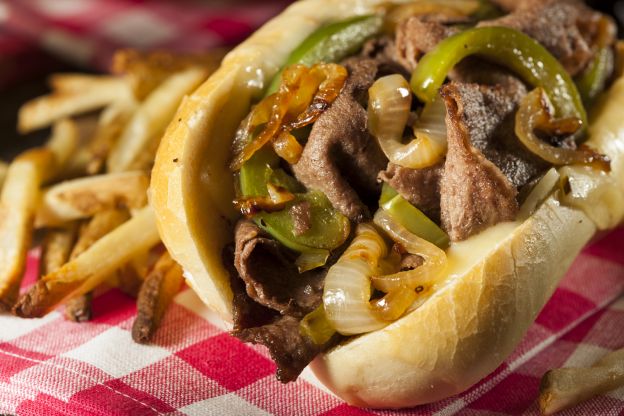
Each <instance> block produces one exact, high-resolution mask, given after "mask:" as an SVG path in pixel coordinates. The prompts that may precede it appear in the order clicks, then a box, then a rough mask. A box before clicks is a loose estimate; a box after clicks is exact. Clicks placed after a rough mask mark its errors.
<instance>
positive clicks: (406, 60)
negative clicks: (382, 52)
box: [396, 16, 459, 71]
mask: <svg viewBox="0 0 624 416" xmlns="http://www.w3.org/2000/svg"><path fill="white" fill-rule="evenodd" d="M457 32H459V29H457V28H454V27H451V26H448V25H446V24H444V22H443V21H441V20H440V19H432V18H430V17H427V16H412V17H410V18H408V19H405V20H403V21H402V22H401V23H399V25H398V26H397V30H396V53H397V61H398V62H399V63H401V65H403V66H405V67H406V68H407V69H408V70H409V71H413V70H414V69H415V68H416V64H417V63H418V60H419V59H420V57H421V56H422V55H423V54H425V53H427V52H429V51H430V50H431V49H433V48H434V47H435V46H436V45H437V44H438V43H439V42H440V41H441V40H443V39H445V38H447V37H449V36H451V35H453V34H455V33H457Z"/></svg>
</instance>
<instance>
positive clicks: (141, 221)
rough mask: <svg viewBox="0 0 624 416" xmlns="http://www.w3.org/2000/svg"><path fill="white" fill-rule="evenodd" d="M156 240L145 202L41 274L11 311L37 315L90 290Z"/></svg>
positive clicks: (153, 226) (152, 218) (153, 222)
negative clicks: (65, 260)
mask: <svg viewBox="0 0 624 416" xmlns="http://www.w3.org/2000/svg"><path fill="white" fill-rule="evenodd" d="M159 241H160V237H159V235H158V229H157V228H156V220H155V218H154V212H153V211H152V209H151V208H150V207H149V206H147V207H145V208H144V209H142V210H141V211H140V212H139V213H138V214H137V215H136V216H135V217H133V218H131V219H130V220H128V221H126V222H125V223H123V224H122V225H120V226H119V227H117V228H115V229H114V230H113V231H111V232H110V233H108V234H107V235H105V236H104V237H102V238H101V239H99V240H98V241H97V242H96V243H95V244H93V245H92V246H91V247H89V248H88V249H87V250H86V251H84V252H83V253H82V254H80V255H79V256H78V257H76V258H75V259H74V260H72V261H70V262H69V263H67V264H65V265H64V266H63V267H61V268H60V269H58V270H57V271H55V272H52V273H51V274H48V275H46V276H44V277H43V278H42V279H41V280H39V281H38V282H37V283H36V284H35V285H34V286H33V287H32V288H31V289H30V290H29V291H28V292H27V293H25V294H24V295H23V296H22V297H21V298H20V299H19V301H18V302H17V304H16V305H15V307H14V308H13V312H14V313H15V314H16V315H18V316H22V317H28V318H35V317H41V316H43V315H45V314H46V313H48V312H50V311H52V310H53V309H54V308H56V307H57V306H58V305H59V304H60V303H62V302H63V301H64V300H66V299H68V298H71V297H76V296H80V295H82V294H85V293H88V292H90V291H92V290H93V289H94V288H95V287H97V286H99V285H100V284H101V283H102V282H103V281H105V280H106V279H107V278H108V277H109V276H110V275H111V274H112V273H113V272H114V271H115V270H117V269H119V268H120V267H122V266H123V265H124V264H126V263H128V261H130V260H131V259H132V258H134V257H135V256H136V255H137V254H139V253H142V252H144V251H146V250H148V249H149V248H150V247H153V246H155V245H156V244H158V242H159Z"/></svg>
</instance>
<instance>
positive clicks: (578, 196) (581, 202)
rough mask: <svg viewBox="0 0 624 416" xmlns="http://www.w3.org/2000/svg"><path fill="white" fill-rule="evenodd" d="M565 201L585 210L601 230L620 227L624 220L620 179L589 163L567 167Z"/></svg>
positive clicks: (560, 171)
mask: <svg viewBox="0 0 624 416" xmlns="http://www.w3.org/2000/svg"><path fill="white" fill-rule="evenodd" d="M559 174H560V175H561V179H562V180H561V184H562V186H561V202H563V203H564V204H566V205H569V206H573V207H576V208H580V209H582V210H583V211H584V212H585V214H587V216H588V217H589V218H591V219H592V220H593V221H594V223H596V226H597V227H598V229H600V230H606V229H609V228H613V227H615V226H617V225H618V224H619V223H620V222H621V221H622V220H623V219H624V195H623V194H622V190H621V188H620V187H619V186H618V183H617V181H616V180H615V179H614V178H613V177H612V176H611V175H608V174H606V173H605V172H602V171H600V170H596V169H592V168H591V167H589V166H564V167H563V168H561V169H560V170H559Z"/></svg>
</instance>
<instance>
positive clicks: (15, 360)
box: [0, 0, 624, 416]
mask: <svg viewBox="0 0 624 416" xmlns="http://www.w3.org/2000/svg"><path fill="white" fill-rule="evenodd" d="M286 3H288V1H286V0H279V1H263V2H259V1H253V0H247V1H239V2H230V1H224V0H219V1H217V0H212V1H203V2H201V1H190V0H177V1H175V2H174V1H164V0H160V1H155V0H152V1H147V0H0V87H1V86H2V84H3V83H4V84H6V83H9V82H16V81H17V80H19V79H20V78H23V77H25V76H27V75H28V74H29V73H35V74H36V73H38V72H41V71H42V70H44V71H45V70H46V68H47V66H48V65H49V62H50V59H49V58H44V57H42V54H41V52H40V51H41V50H44V51H46V52H47V53H48V54H53V55H56V56H59V57H61V58H63V59H67V60H70V61H71V62H73V63H74V64H78V65H82V66H84V67H85V68H91V69H96V70H105V69H106V68H107V66H108V63H109V59H110V56H111V54H112V52H113V51H114V50H115V49H117V48H118V47H122V46H133V47H140V48H145V49H156V48H170V49H175V50H178V51H197V50H205V49H208V48H211V47H215V46H219V45H224V44H233V43H236V42H238V41H240V40H242V39H243V38H244V37H245V36H246V35H247V34H248V33H249V32H250V31H252V30H253V29H254V28H256V27H258V26H259V25H260V24H262V23H263V22H264V21H265V20H266V19H268V18H269V17H270V16H272V15H274V14H276V13H277V12H278V11H279V10H281V9H282V8H283V7H284V6H285V4H286ZM35 269H36V257H35V255H33V256H31V258H30V267H29V271H28V276H27V279H26V282H25V285H28V284H29V283H32V281H33V279H34V276H35V275H36V270H35ZM623 292H624V229H619V230H617V231H615V232H613V233H610V234H609V235H607V236H606V237H604V238H603V239H601V240H600V241H598V242H596V243H594V244H592V245H591V246H589V247H588V248H587V249H586V250H585V251H584V252H583V254H581V255H580V256H579V258H578V259H577V260H576V261H575V263H574V264H573V266H572V267H571V269H570V271H569V272H568V274H567V276H566V277H565V278H564V279H563V281H562V283H561V285H560V287H559V288H558V289H557V291H556V292H555V294H554V296H553V298H552V299H551V301H550V302H549V303H548V304H547V306H546V307H545V309H544V311H543V312H542V313H541V314H540V316H539V318H538V319H537V321H536V323H535V324H534V325H533V326H532V327H531V329H530V330H529V332H528V334H527V335H526V337H525V338H524V340H523V341H522V343H521V345H520V346H519V347H518V348H517V349H516V351H515V353H514V354H513V355H512V356H511V357H509V358H508V359H507V361H506V362H505V363H504V364H503V365H502V366H501V367H499V368H498V369H497V370H496V371H495V372H494V373H493V374H491V375H490V376H489V377H487V378H486V379H485V380H483V381H482V382H481V383H479V384H478V385H476V386H474V387H473V388H472V389H470V390H469V391H468V392H466V393H464V394H462V395H460V396H457V397H454V398H451V399H448V400H445V401H443V402H440V403H436V404H433V405H428V406H421V407H418V408H414V409H408V410H403V411H396V412H395V411H370V410H362V409H356V408H352V407H350V406H347V405H346V404H344V403H342V402H341V401H340V400H339V399H337V398H336V397H334V396H333V395H331V394H330V393H329V392H327V391H326V390H324V389H323V388H322V387H321V386H319V385H318V383H317V381H316V380H315V379H314V377H313V376H312V375H311V373H309V372H308V371H307V370H306V371H305V372H304V374H303V375H302V377H301V378H300V379H299V380H298V381H297V382H296V383H291V384H288V385H282V384H281V383H279V382H278V381H276V379H275V377H274V371H275V366H274V365H273V363H272V362H271V361H270V359H269V358H268V355H267V353H266V351H265V350H263V349H262V348H261V347H254V346H249V345H243V344H242V343H240V342H239V341H237V340H236V339H234V338H232V337H230V336H229V335H228V334H227V333H226V332H225V331H224V329H223V328H224V323H223V322H221V321H220V320H219V319H218V318H217V317H216V316H215V315H214V314H211V313H210V312H209V311H208V310H207V309H206V308H205V307H204V306H203V305H202V303H201V302H200V301H199V299H198V298H197V297H196V296H195V295H194V294H193V292H191V291H190V290H186V291H184V292H182V293H181V294H180V295H178V296H177V298H176V300H175V303H174V304H173V305H172V307H171V308H170V310H169V311H168V313H167V315H166V317H165V319H164V322H163V325H162V327H161V329H160V330H159V332H158V333H157V335H156V338H155V340H154V342H153V344H152V345H149V346H144V345H138V344H135V343H133V342H132V339H131V336H130V332H129V330H130V328H131V325H132V322H133V319H134V315H135V311H136V307H135V301H134V299H132V298H129V297H127V296H126V295H124V294H122V293H121V292H119V291H117V290H111V291H109V292H107V293H105V294H103V295H102V296H100V297H98V298H96V299H95V300H94V305H93V309H94V310H93V314H94V320H93V321H92V322H90V323H86V324H75V323H70V322H67V321H65V320H64V318H63V317H62V314H61V313H60V312H55V313H52V314H50V315H48V316H47V317H45V318H43V319H39V320H22V319H17V318H14V317H12V316H9V315H0V415H1V414H5V413H7V414H15V415H20V416H21V415H33V416H34V415H37V416H39V415H152V414H176V415H182V414H185V415H330V414H331V415H344V416H346V415H388V416H389V415H434V414H435V415H450V414H465V415H486V414H487V415H492V414H498V415H518V414H527V415H533V414H537V407H536V404H535V398H536V395H537V389H538V383H539V379H540V377H541V375H542V374H543V373H544V372H545V371H546V370H548V369H550V368H553V367H560V366H577V365H578V366H586V365H590V364H591V363H593V362H594V361H595V360H596V359H598V358H599V357H601V356H602V355H604V354H605V353H607V352H608V351H611V350H614V349H618V348H622V347H624V297H622V293H623ZM563 414H567V415H574V414H587V415H624V389H620V390H619V391H614V392H612V393H609V394H608V395H606V396H603V397H599V398H596V399H594V400H591V401H589V402H587V403H585V404H583V405H581V406H579V407H577V408H575V409H574V410H572V411H568V412H564V413H563Z"/></svg>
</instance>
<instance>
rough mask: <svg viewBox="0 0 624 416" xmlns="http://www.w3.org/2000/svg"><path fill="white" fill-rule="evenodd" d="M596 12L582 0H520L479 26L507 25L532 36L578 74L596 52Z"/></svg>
mask: <svg viewBox="0 0 624 416" xmlns="http://www.w3.org/2000/svg"><path fill="white" fill-rule="evenodd" d="M597 15H598V13H597V12H595V11H593V10H591V9H589V8H588V7H586V6H585V5H584V4H582V3H581V2H579V1H565V0H564V1H561V0H539V1H536V0H529V1H520V2H519V3H518V6H517V7H515V8H514V11H513V12H512V13H510V14H508V15H506V16H503V17H501V18H498V19H493V20H486V21H483V22H480V23H479V26H506V27H511V28H513V29H516V30H519V31H521V32H524V33H526V34H527V35H529V36H531V37H532V38H533V39H535V40H537V41H538V42H539V43H541V44H542V45H543V46H544V47H545V48H546V49H548V50H549V51H550V53H552V54H553V55H554V56H555V57H556V58H557V59H558V60H559V62H561V63H562V64H563V66H564V68H565V69H566V70H567V71H568V72H569V73H570V74H571V75H576V74H578V73H579V72H580V71H581V70H582V69H583V68H585V66H586V65H587V63H588V62H589V61H590V59H591V58H592V56H593V52H592V48H591V36H592V32H594V31H595V30H594V29H592V27H595V26H596V25H597V23H596V16H597Z"/></svg>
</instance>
